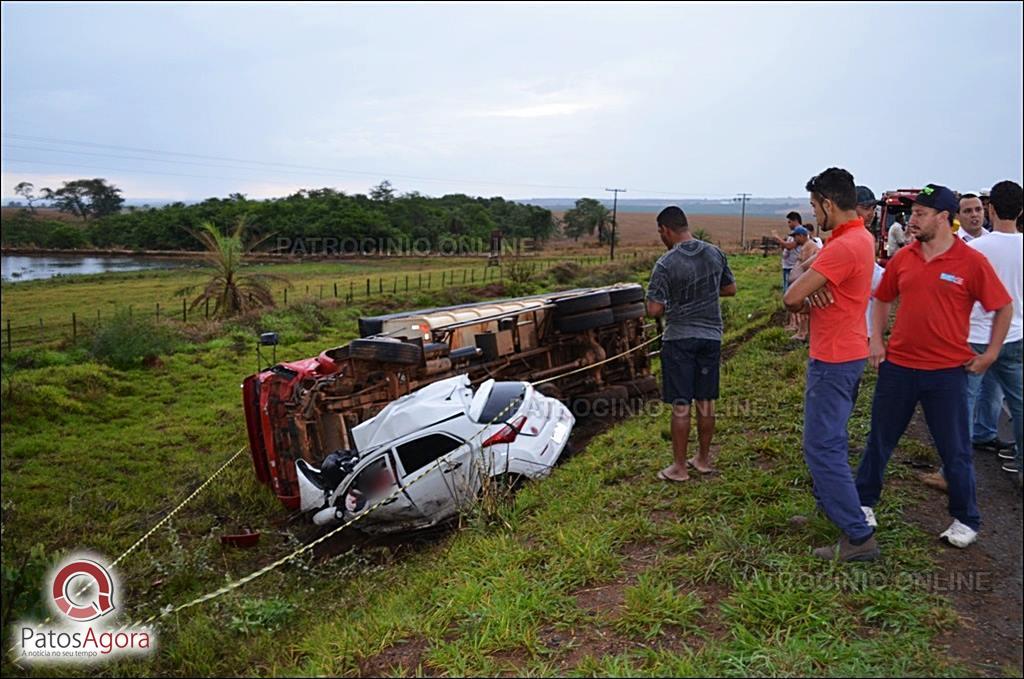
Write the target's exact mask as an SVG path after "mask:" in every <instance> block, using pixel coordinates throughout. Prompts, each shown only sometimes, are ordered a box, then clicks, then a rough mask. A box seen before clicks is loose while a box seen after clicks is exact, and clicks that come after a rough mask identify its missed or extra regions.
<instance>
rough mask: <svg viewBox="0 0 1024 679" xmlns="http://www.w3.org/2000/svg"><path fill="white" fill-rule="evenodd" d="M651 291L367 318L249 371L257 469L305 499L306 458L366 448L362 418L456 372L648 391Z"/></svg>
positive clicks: (574, 392) (568, 389)
mask: <svg viewBox="0 0 1024 679" xmlns="http://www.w3.org/2000/svg"><path fill="white" fill-rule="evenodd" d="M643 300H644V291H643V288H642V287H641V286H640V285H636V284H618V285H613V286H607V287H601V288H586V289H577V290H569V291H563V292H558V293H549V294H544V295H534V296H529V297H519V298H514V299H501V300H495V301H488V302H483V303H472V304H463V305H458V306H450V307H441V308H433V309H419V310H415V311H408V312H402V313H395V314H388V315H383V316H372V317H364V318H360V319H359V333H360V335H361V338H360V339H357V340H353V341H352V342H350V343H349V344H346V345H343V346H339V347H334V348H331V349H327V350H325V351H323V352H322V353H321V354H320V355H319V356H316V357H313V358H307V359H304V360H300V361H293V362H287V363H279V364H277V365H275V366H273V367H271V368H269V369H267V370H264V371H262V372H259V373H258V374H254V375H251V376H249V377H247V378H246V379H245V381H244V383H243V384H242V394H243V401H244V406H245V417H246V426H247V429H248V435H249V447H250V451H251V453H252V461H253V465H254V467H255V471H256V475H257V477H258V478H259V480H260V481H261V482H262V483H264V484H266V485H268V486H270V488H271V489H272V490H273V492H274V493H275V495H277V497H278V498H279V499H280V500H281V502H282V503H283V504H284V505H285V507H287V508H288V509H293V510H296V509H299V508H300V503H301V498H300V485H299V479H298V477H297V474H298V473H301V472H300V471H297V464H299V463H300V461H302V464H300V465H299V467H298V469H300V470H301V469H304V468H305V465H311V466H313V467H319V466H320V464H321V463H322V462H323V460H324V458H326V457H327V456H328V455H329V454H331V453H332V452H334V451H338V450H355V449H356V448H357V445H356V444H357V441H356V439H357V437H355V436H353V429H355V428H356V427H357V426H358V425H360V424H361V423H363V422H365V421H367V420H369V419H370V418H372V417H374V416H375V415H377V414H378V413H379V412H380V411H381V410H383V409H384V408H385V406H387V405H388V404H389V403H391V402H393V401H395V400H396V399H398V398H400V397H402V396H405V395H407V394H409V393H411V392H413V391H416V390H417V389H419V388H421V387H424V386H426V385H428V384H432V383H435V382H438V381H440V380H445V379H448V378H451V377H455V376H457V375H466V376H467V377H468V379H469V384H470V385H473V386H477V385H480V384H482V383H484V382H485V381H487V380H491V379H496V380H522V381H526V382H537V381H543V380H550V381H548V382H546V383H545V384H543V385H541V386H539V387H538V391H539V392H541V393H543V394H545V395H546V396H549V397H552V398H555V399H559V400H561V401H564V402H568V401H573V402H581V401H582V402H591V403H593V402H597V401H605V402H607V401H620V400H625V399H628V398H631V397H645V396H647V395H649V394H651V393H652V392H654V391H656V390H657V382H656V381H655V379H654V378H653V377H652V376H651V371H650V356H649V349H650V347H643V348H641V345H642V344H643V343H644V342H645V341H646V340H647V338H648V337H649V336H650V329H651V328H650V326H649V325H648V324H646V322H645V305H644V303H643ZM631 350H632V351H631ZM609 358H611V359H613V360H607V359H609ZM588 366H593V368H591V369H587V367H588Z"/></svg>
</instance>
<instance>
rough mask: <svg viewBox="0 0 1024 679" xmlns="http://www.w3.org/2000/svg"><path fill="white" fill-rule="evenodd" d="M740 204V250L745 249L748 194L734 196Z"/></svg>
mask: <svg viewBox="0 0 1024 679" xmlns="http://www.w3.org/2000/svg"><path fill="white" fill-rule="evenodd" d="M736 195H737V196H738V197H739V199H740V201H741V202H742V204H743V205H742V207H741V208H740V249H741V250H744V251H745V250H746V249H747V198H749V197H750V194H749V193H737V194H736Z"/></svg>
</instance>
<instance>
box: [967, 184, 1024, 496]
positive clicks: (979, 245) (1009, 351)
mask: <svg viewBox="0 0 1024 679" xmlns="http://www.w3.org/2000/svg"><path fill="white" fill-rule="evenodd" d="M965 199H966V197H965ZM974 200H978V199H977V198H975V199H974ZM980 202H981V201H980V200H978V203H979V204H980ZM963 204H964V199H961V206H962V205H963ZM1022 208H1024V190H1022V189H1021V186H1020V184H1017V183H1016V182H1012V181H1008V180H1007V181H1001V182H999V183H998V184H996V185H995V186H993V187H992V191H991V192H990V203H989V208H988V212H989V220H990V221H991V223H992V232H991V233H989V234H987V235H985V236H984V237H979V238H975V239H973V240H971V241H970V243H968V247H971V248H974V249H975V250H978V251H979V252H981V253H982V254H983V255H985V257H986V258H987V259H988V261H989V263H991V264H992V268H993V269H994V270H995V272H996V275H998V276H999V280H1000V281H1002V283H1003V285H1004V286H1006V290H1007V292H1009V293H1010V296H1011V297H1012V298H1013V316H1012V320H1011V323H1010V330H1009V332H1007V334H1006V339H1005V340H1004V342H1003V347H1002V349H1001V350H1000V352H999V357H998V358H997V359H996V361H995V363H993V364H992V365H991V366H990V367H989V369H988V371H986V372H985V374H984V375H974V374H970V373H969V374H968V378H967V389H968V392H967V407H968V413H969V414H970V415H973V414H974V413H975V412H977V413H978V415H979V419H981V420H982V422H984V421H985V418H986V417H988V418H989V420H990V421H988V422H987V424H988V426H990V427H991V428H992V429H991V433H992V434H993V435H994V434H995V421H998V416H999V410H1000V409H1001V408H1002V398H1000V397H998V396H997V397H995V398H993V397H992V394H993V393H995V392H994V391H993V390H989V391H988V394H986V393H985V390H984V389H982V383H983V381H985V380H986V379H990V380H992V381H994V382H995V383H996V384H997V385H998V386H999V387H1000V389H1001V391H1002V394H1003V395H1005V397H1006V401H1007V403H1008V405H1009V406H1010V417H1011V419H1012V420H1013V432H1014V439H1015V444H1016V446H1015V448H1016V450H1015V452H1014V453H1013V454H1012V455H1011V453H1009V452H1008V451H1006V452H1003V451H999V456H1000V457H1001V458H1003V459H1004V460H1005V462H1004V464H1003V470H1004V471H1006V472H1011V473H1015V474H1017V477H1018V482H1019V481H1020V478H1021V476H1020V475H1021V451H1022V448H1024V443H1022V440H1021V438H1022V435H1021V432H1022V425H1024V413H1022V406H1021V387H1022V381H1024V375H1022V373H1021V369H1022V355H1021V353H1022V348H1024V319H1022V313H1021V312H1022V306H1024V235H1022V234H1021V233H1020V232H1018V231H1017V219H1018V218H1019V217H1020V215H1021V211H1022ZM962 209H963V208H962V207H961V210H962ZM963 223H964V222H963V220H962V218H961V225H963ZM979 224H980V222H979ZM992 316H993V314H991V313H987V312H986V311H985V310H984V309H982V308H980V307H979V306H978V305H977V304H976V305H975V306H974V311H973V312H972V313H971V329H970V334H969V336H968V338H967V340H968V342H969V343H970V345H971V348H972V349H973V350H974V351H975V353H982V352H984V351H985V349H986V348H987V343H988V338H989V335H988V334H986V333H990V332H991V327H992ZM979 394H980V395H981V396H982V397H985V396H988V397H989V398H992V401H991V402H988V403H986V402H983V401H981V400H980V399H979ZM976 406H977V410H976V409H975V408H976ZM993 415H994V416H995V418H996V420H995V421H991V418H992V416H993ZM968 420H969V421H970V422H971V423H972V430H976V428H977V427H978V423H977V422H976V421H975V418H974V417H973V416H969V417H968ZM979 433H980V432H978V431H972V438H974V440H977V436H978V434H979ZM996 441H998V439H997V438H996ZM975 447H976V448H977V447H979V446H978V445H977V444H976V445H975ZM997 450H998V448H997ZM1011 458H1012V459H1011Z"/></svg>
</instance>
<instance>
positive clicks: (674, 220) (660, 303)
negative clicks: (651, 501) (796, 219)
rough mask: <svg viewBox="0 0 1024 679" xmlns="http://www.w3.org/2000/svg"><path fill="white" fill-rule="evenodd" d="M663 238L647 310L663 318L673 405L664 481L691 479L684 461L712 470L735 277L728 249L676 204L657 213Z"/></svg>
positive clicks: (668, 396) (667, 396) (664, 371)
mask: <svg viewBox="0 0 1024 679" xmlns="http://www.w3.org/2000/svg"><path fill="white" fill-rule="evenodd" d="M658 235H659V236H661V242H662V243H664V244H665V247H667V248H668V252H666V253H665V254H664V255H662V256H661V258H660V259H659V260H658V262H657V263H656V264H655V265H654V271H652V272H651V281H650V283H649V284H648V286H647V313H648V315H650V316H654V317H659V316H664V318H665V334H664V336H663V337H662V342H661V379H662V400H664V401H665V403H668V404H670V405H671V406H672V451H673V456H674V458H675V459H674V461H673V463H672V464H671V465H669V466H668V467H666V468H665V469H662V470H661V471H660V472H658V477H659V478H661V479H663V480H665V481H687V480H689V478H690V475H689V472H688V471H687V465H689V466H690V467H692V468H693V469H694V470H695V471H697V472H698V473H701V474H707V473H712V472H714V471H715V470H714V468H713V467H712V466H711V462H712V460H711V439H712V438H713V437H714V434H715V400H716V399H717V398H718V373H719V364H720V362H721V348H722V309H721V305H720V304H719V297H730V296H732V295H735V294H736V279H735V278H734V277H733V274H732V271H731V270H730V269H729V263H728V261H727V260H726V257H725V254H724V253H723V252H722V251H721V250H719V249H718V248H717V247H715V246H714V245H712V244H710V243H705V242H704V241H702V240H698V239H696V238H694V237H693V235H692V234H691V233H690V227H689V223H688V222H687V220H686V214H685V213H684V212H683V211H682V210H681V209H679V208H678V207H676V206H674V205H672V206H669V207H667V208H665V209H664V210H662V211H661V213H660V214H659V215H658ZM691 402H696V406H697V438H698V442H699V451H698V453H697V455H696V456H695V457H693V458H689V459H688V458H687V448H688V445H689V438H690V404H691Z"/></svg>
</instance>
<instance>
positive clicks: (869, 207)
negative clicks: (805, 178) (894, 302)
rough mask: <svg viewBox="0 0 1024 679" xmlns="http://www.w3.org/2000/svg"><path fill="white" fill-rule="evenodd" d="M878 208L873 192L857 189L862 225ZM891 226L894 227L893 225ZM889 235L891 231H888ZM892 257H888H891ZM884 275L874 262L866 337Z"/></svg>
mask: <svg viewBox="0 0 1024 679" xmlns="http://www.w3.org/2000/svg"><path fill="white" fill-rule="evenodd" d="M877 206H878V201H877V200H876V199H875V192H874V191H872V190H871V189H869V188H868V187H866V186H858V187H857V207H856V210H857V216H858V217H860V218H861V219H863V220H864V225H865V226H867V225H869V224H871V220H873V219H874V218H875V208H876V207H877ZM893 226H896V224H895V223H893ZM890 233H891V231H890ZM891 256H892V255H890V257H891ZM884 273H885V269H883V268H882V267H880V266H879V265H878V262H875V268H874V271H872V273H871V294H872V297H870V298H868V310H867V319H868V337H871V307H872V306H873V303H874V301H875V298H874V296H873V295H874V294H875V290H876V289H877V288H878V284H879V283H881V282H882V275H883V274H884Z"/></svg>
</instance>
